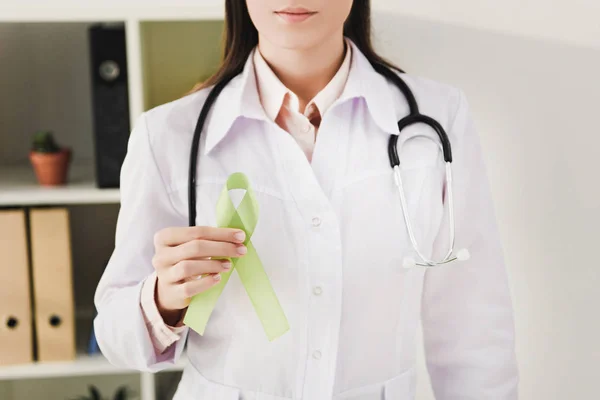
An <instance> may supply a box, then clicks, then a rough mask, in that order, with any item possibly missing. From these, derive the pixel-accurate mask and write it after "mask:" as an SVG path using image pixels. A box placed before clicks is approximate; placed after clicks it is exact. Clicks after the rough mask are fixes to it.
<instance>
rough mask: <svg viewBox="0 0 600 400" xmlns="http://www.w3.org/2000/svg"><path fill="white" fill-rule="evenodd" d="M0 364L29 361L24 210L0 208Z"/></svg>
mask: <svg viewBox="0 0 600 400" xmlns="http://www.w3.org/2000/svg"><path fill="white" fill-rule="evenodd" d="M0 255H1V258H0V319H1V321H0V365H12V364H23V363H29V362H32V361H33V349H32V345H33V337H32V324H31V322H32V321H31V292H30V289H29V257H28V253H27V225H26V219H25V211H24V210H20V209H15V210H0Z"/></svg>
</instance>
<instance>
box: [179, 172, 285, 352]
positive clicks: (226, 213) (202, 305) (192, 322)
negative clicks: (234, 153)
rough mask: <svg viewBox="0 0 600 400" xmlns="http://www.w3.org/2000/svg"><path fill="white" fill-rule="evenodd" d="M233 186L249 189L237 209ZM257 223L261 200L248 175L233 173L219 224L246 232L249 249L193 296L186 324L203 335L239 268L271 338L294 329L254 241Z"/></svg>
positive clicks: (223, 195)
mask: <svg viewBox="0 0 600 400" xmlns="http://www.w3.org/2000/svg"><path fill="white" fill-rule="evenodd" d="M233 189H244V190H246V193H245V194H244V197H243V199H242V201H241V202H240V204H239V206H238V208H237V209H236V208H235V206H234V205H233V202H232V201H231V198H230V196H229V191H230V190H233ZM257 222H258V202H257V201H256V197H255V195H254V191H253V190H252V188H251V187H250V182H249V181H248V177H247V176H246V175H244V174H243V173H241V172H237V173H234V174H231V175H230V176H229V178H228V179H227V184H226V185H225V186H224V187H223V190H222V192H221V195H220V197H219V201H218V202H217V225H218V226H219V227H221V228H236V229H241V230H243V231H244V232H246V239H245V241H244V245H245V246H246V248H247V249H248V252H247V253H246V254H245V255H244V256H242V257H239V258H231V268H230V269H229V271H226V272H222V273H221V281H220V282H219V283H218V284H216V285H215V286H213V287H211V288H210V289H208V290H206V291H204V292H202V293H199V294H197V295H195V296H194V297H193V298H192V300H191V302H190V305H189V307H188V310H187V312H186V314H185V317H184V319H183V323H184V324H185V325H187V326H189V327H190V328H192V329H193V330H194V331H196V332H198V333H199V334H200V335H204V331H205V329H206V324H207V323H208V320H209V318H210V315H211V313H212V311H213V309H214V308H215V305H216V303H217V300H218V299H219V296H220V295H221V293H222V292H223V289H224V288H225V285H226V284H227V282H228V281H229V277H230V276H231V274H232V272H233V271H234V270H236V271H237V273H238V275H239V277H240V280H241V282H242V285H244V288H245V289H246V292H247V293H248V297H250V301H251V302H252V305H253V306H254V310H255V311H256V314H257V315H258V318H259V319H260V322H261V323H262V326H263V329H264V330H265V333H266V334H267V337H268V339H269V341H273V340H275V339H276V338H278V337H279V336H281V335H283V334H284V333H286V332H287V331H288V330H289V329H290V327H289V324H288V320H287V318H286V316H285V314H284V312H283V309H282V308H281V305H280V304H279V300H278V299H277V296H276V294H275V291H274V290H273V287H272V286H271V283H270V281H269V278H268V277H267V274H266V272H265V269H264V268H263V265H262V263H261V261H260V258H259V257H258V254H257V253H256V249H255V248H254V246H253V244H252V242H251V241H250V238H251V237H252V234H253V233H254V228H256V224H257Z"/></svg>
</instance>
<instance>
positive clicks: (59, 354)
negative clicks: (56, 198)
mask: <svg viewBox="0 0 600 400" xmlns="http://www.w3.org/2000/svg"><path fill="white" fill-rule="evenodd" d="M29 223H30V238H31V271H32V278H33V279H32V280H33V299H34V300H33V301H34V311H35V331H36V344H37V359H38V361H68V360H74V359H75V315H74V308H75V306H74V304H73V279H72V260H71V234H70V227H69V213H68V210H67V209H66V208H62V207H61V208H43V209H42V208H39V209H31V210H30V218H29Z"/></svg>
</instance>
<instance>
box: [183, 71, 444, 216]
mask: <svg viewBox="0 0 600 400" xmlns="http://www.w3.org/2000/svg"><path fill="white" fill-rule="evenodd" d="M373 68H374V69H375V70H376V71H377V72H378V73H379V74H381V75H383V76H384V77H386V78H387V79H389V80H391V81H392V83H394V85H395V86H396V87H397V88H398V89H400V91H401V92H402V94H403V95H404V97H405V98H406V102H407V103H408V107H409V115H407V116H406V117H404V118H402V119H401V120H400V121H398V131H399V133H401V132H402V130H403V129H404V128H406V127H407V126H410V125H413V124H416V123H424V124H426V125H428V126H429V127H431V128H432V129H433V130H434V131H435V132H436V133H437V135H438V137H439V139H440V142H441V144H442V149H443V153H444V161H446V162H449V163H451V162H452V149H451V146H450V140H449V138H448V135H447V134H446V131H445V130H444V128H443V127H442V126H441V125H440V123H439V122H437V121H436V120H435V119H433V118H431V117H428V116H426V115H422V114H421V113H420V112H419V106H418V104H417V100H416V99H415V96H414V94H413V92H412V91H411V90H410V88H409V87H408V85H407V84H406V82H404V80H402V78H400V77H399V76H398V75H397V74H396V73H395V72H394V71H392V70H390V69H389V68H388V67H386V66H383V65H380V64H373ZM236 76H237V75H236V74H232V75H231V76H229V77H227V78H225V79H223V80H222V81H221V82H219V83H217V84H216V85H215V86H214V87H213V88H212V89H211V91H210V93H209V94H208V97H207V98H206V101H205V102H204V105H203V106H202V110H201V111H200V115H199V116H198V122H197V123H196V128H195V129H194V138H193V139H192V146H191V152H190V170H189V176H188V215H189V221H188V222H189V226H195V225H196V171H197V165H198V150H199V147H200V137H201V135H202V130H203V129H204V125H205V123H206V119H207V117H208V113H209V112H210V109H211V107H212V106H213V104H214V103H215V101H216V100H217V98H218V97H219V95H220V94H221V92H222V91H223V89H224V88H225V86H227V84H229V82H231V80H232V79H233V78H235V77H236ZM399 136H400V135H399V134H398V135H390V139H389V142H388V157H389V160H390V165H391V167H392V168H395V167H396V166H399V165H400V158H399V157H398V147H397V143H398V137H399Z"/></svg>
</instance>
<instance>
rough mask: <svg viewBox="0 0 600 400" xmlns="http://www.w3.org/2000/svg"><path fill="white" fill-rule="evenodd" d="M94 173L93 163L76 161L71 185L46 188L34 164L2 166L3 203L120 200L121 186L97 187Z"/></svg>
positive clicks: (0, 190) (0, 202) (0, 189)
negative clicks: (32, 165) (39, 180)
mask: <svg viewBox="0 0 600 400" xmlns="http://www.w3.org/2000/svg"><path fill="white" fill-rule="evenodd" d="M94 176H95V175H94V167H93V165H91V164H89V163H74V164H72V165H71V167H70V169H69V182H68V184H67V185H65V186H60V187H43V186H40V185H39V184H38V183H37V180H36V178H35V175H34V172H33V169H32V167H31V165H27V164H25V165H2V166H0V206H33V205H71V204H107V203H119V201H120V196H119V189H99V188H97V187H96V184H95V178H94Z"/></svg>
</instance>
